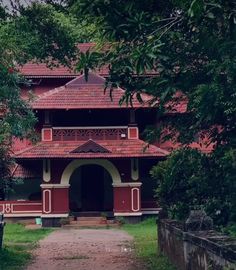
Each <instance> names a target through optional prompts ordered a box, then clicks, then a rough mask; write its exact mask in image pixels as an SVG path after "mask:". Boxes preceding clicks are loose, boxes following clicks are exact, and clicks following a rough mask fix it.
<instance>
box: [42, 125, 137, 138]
mask: <svg viewBox="0 0 236 270" xmlns="http://www.w3.org/2000/svg"><path fill="white" fill-rule="evenodd" d="M138 133H139V132H138V128H137V127H136V126H106V127H103V126H102V127H101V126H100V127H50V128H48V127H47V128H43V129H42V141H88V140H99V141H100V140H127V139H138V138H139V134H138Z"/></svg>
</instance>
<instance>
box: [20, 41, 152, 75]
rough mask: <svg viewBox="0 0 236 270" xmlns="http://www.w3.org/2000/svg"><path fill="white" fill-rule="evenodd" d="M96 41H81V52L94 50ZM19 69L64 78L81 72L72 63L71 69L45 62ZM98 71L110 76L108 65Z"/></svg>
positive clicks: (30, 64) (24, 73)
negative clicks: (50, 65)
mask: <svg viewBox="0 0 236 270" xmlns="http://www.w3.org/2000/svg"><path fill="white" fill-rule="evenodd" d="M95 45H96V44H95V43H80V44H78V47H79V50H80V51H81V52H86V51H88V50H92V49H93V47H95ZM19 71H20V73H21V74H22V75H24V76H25V77H27V78H64V77H71V78H73V77H75V76H78V75H80V73H79V72H76V71H75V70H74V67H73V65H72V67H71V69H69V68H68V67H65V66H62V65H59V64H57V65H56V67H54V68H49V67H47V65H46V64H44V63H38V64H36V63H32V62H29V63H26V64H25V65H23V66H22V67H20V68H19ZM96 73H98V74H99V75H101V76H105V77H106V76H108V74H109V68H108V65H104V66H102V67H100V68H99V69H96ZM156 74H157V72H156V71H148V72H146V74H145V75H146V76H153V75H156Z"/></svg>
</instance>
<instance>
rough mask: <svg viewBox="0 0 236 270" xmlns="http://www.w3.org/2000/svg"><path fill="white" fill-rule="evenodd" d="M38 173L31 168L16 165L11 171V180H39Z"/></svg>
mask: <svg viewBox="0 0 236 270" xmlns="http://www.w3.org/2000/svg"><path fill="white" fill-rule="evenodd" d="M39 177H41V175H40V173H39V172H38V171H36V170H34V169H32V168H29V167H27V168H26V167H24V166H23V165H20V164H16V165H15V167H14V168H13V169H12V178H39Z"/></svg>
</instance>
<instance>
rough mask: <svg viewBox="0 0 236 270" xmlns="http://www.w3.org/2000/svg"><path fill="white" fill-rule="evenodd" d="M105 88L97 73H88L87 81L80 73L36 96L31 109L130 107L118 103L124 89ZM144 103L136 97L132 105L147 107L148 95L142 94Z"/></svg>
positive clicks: (103, 81) (103, 80) (102, 79)
mask: <svg viewBox="0 0 236 270" xmlns="http://www.w3.org/2000/svg"><path fill="white" fill-rule="evenodd" d="M104 89H105V79H104V78H103V77H101V76H99V75H97V74H94V73H89V77H88V81H86V80H85V76H84V75H81V76H79V77H77V78H75V79H74V80H72V81H70V82H69V83H67V84H66V85H64V86H62V87H59V88H55V89H53V90H50V91H47V92H45V93H44V94H42V95H40V96H38V98H37V99H36V100H35V101H34V102H32V104H31V105H32V108H33V109H109V108H110V109H112V108H121V107H122V108H125V107H126V108H130V107H131V105H130V104H128V105H126V104H122V106H120V105H119V101H120V99H121V98H122V96H123V95H124V93H125V91H124V90H123V89H121V88H115V89H114V90H113V91H112V94H111V93H110V90H109V89H107V90H106V91H105V92H104ZM142 98H143V101H144V103H143V104H141V103H140V102H139V101H138V100H137V99H135V98H134V99H133V104H132V105H133V107H134V108H139V107H149V105H148V101H149V100H150V99H151V97H150V96H148V95H144V94H143V95H142Z"/></svg>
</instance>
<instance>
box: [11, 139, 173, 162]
mask: <svg viewBox="0 0 236 270" xmlns="http://www.w3.org/2000/svg"><path fill="white" fill-rule="evenodd" d="M96 144H98V145H100V147H102V148H105V149H107V150H108V151H109V152H106V153H101V152H97V153H96V152H95V153H92V152H87V153H80V152H73V151H74V150H75V149H76V148H78V147H80V146H82V145H84V141H76V142H75V141H73V142H41V143H38V144H37V145H35V146H33V147H29V148H27V149H24V150H22V151H19V152H16V153H15V155H14V158H15V159H42V158H125V157H127V158H130V157H165V156H166V155H168V154H169V152H168V151H165V150H163V149H161V148H159V147H156V146H154V145H147V143H145V142H144V141H142V140H138V139H137V140H119V141H116V140H101V141H96Z"/></svg>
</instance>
